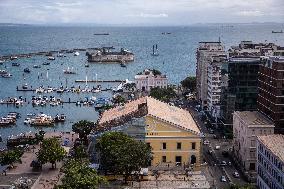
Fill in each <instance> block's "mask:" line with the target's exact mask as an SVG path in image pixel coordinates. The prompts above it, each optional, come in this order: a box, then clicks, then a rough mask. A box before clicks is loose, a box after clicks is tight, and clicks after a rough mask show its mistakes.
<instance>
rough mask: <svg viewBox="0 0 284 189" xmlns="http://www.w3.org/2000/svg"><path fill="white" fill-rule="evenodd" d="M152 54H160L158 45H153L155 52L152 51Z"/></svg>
mask: <svg viewBox="0 0 284 189" xmlns="http://www.w3.org/2000/svg"><path fill="white" fill-rule="evenodd" d="M152 56H159V52H158V45H157V44H156V45H153V52H152Z"/></svg>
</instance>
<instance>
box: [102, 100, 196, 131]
mask: <svg viewBox="0 0 284 189" xmlns="http://www.w3.org/2000/svg"><path fill="white" fill-rule="evenodd" d="M143 104H145V105H146V107H147V114H146V115H148V116H152V117H154V118H156V119H159V120H161V121H164V122H168V123H169V124H171V125H173V126H176V127H178V128H181V129H184V130H187V131H192V132H194V133H196V134H200V130H199V128H198V127H197V125H196V123H195V121H194V120H193V118H192V116H191V114H190V113H189V112H188V111H186V110H183V109H181V108H178V107H175V106H170V105H169V104H167V103H164V102H161V101H159V100H156V99H154V98H152V97H142V98H139V99H137V100H134V101H131V102H129V103H126V104H125V105H124V106H118V107H115V108H112V109H110V110H107V111H105V112H104V113H103V114H102V116H101V118H100V119H99V121H98V124H99V125H101V124H105V123H107V122H110V121H112V120H115V119H119V118H123V117H125V116H126V115H130V114H131V113H133V112H135V111H138V109H139V107H141V106H142V105H143Z"/></svg>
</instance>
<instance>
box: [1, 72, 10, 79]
mask: <svg viewBox="0 0 284 189" xmlns="http://www.w3.org/2000/svg"><path fill="white" fill-rule="evenodd" d="M1 77H4V78H10V77H12V74H10V73H7V74H2V75H1Z"/></svg>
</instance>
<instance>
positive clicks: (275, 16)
mask: <svg viewBox="0 0 284 189" xmlns="http://www.w3.org/2000/svg"><path fill="white" fill-rule="evenodd" d="M283 10H284V0H40V1H39V0H0V22H15V23H44V24H45V23H59V24H60V23H74V22H76V23H78V22H79V23H97V24H129V25H131V24H141V23H143V24H164V25H185V24H189V23H200V22H203V23H210V22H214V23H216V22H255V21H258V22H267V21H275V22H284V13H283V12H284V11H283Z"/></svg>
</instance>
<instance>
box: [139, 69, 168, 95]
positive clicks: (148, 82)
mask: <svg viewBox="0 0 284 189" xmlns="http://www.w3.org/2000/svg"><path fill="white" fill-rule="evenodd" d="M134 80H135V84H136V88H137V89H138V90H140V91H146V92H149V91H151V89H152V88H155V87H159V88H165V89H166V88H167V87H168V78H167V76H166V75H162V74H156V73H155V72H154V71H153V70H144V71H143V72H142V73H139V74H137V75H136V76H135V77H134Z"/></svg>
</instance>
